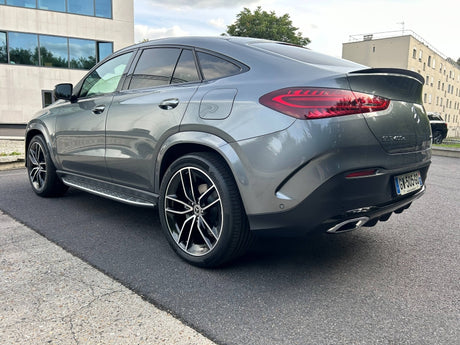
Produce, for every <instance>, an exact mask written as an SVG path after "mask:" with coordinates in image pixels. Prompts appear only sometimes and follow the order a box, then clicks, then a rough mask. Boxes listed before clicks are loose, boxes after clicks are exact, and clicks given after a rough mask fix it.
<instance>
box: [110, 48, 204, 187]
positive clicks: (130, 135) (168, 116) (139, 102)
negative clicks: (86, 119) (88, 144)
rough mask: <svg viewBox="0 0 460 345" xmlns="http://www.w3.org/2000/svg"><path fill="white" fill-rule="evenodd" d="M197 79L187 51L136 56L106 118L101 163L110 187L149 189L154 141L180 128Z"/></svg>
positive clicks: (147, 51)
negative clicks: (122, 87)
mask: <svg viewBox="0 0 460 345" xmlns="http://www.w3.org/2000/svg"><path fill="white" fill-rule="evenodd" d="M200 81H201V78H200V76H199V73H198V70H197V67H196V63H195V55H194V52H193V51H192V50H191V49H183V48H176V47H158V48H147V49H144V51H142V52H141V54H140V57H139V59H138V61H137V63H136V64H135V67H134V69H133V71H132V72H130V75H128V77H127V79H126V81H125V83H124V84H125V85H124V90H122V91H121V92H120V93H118V94H117V95H115V97H114V99H113V102H112V106H111V109H110V112H109V115H108V117H107V125H106V163H107V168H108V170H109V173H110V175H111V176H112V178H113V181H114V182H115V183H120V184H124V185H128V186H131V187H134V188H139V189H143V190H152V189H153V186H154V185H153V181H154V178H153V177H154V176H153V172H154V164H155V158H156V155H157V153H156V151H157V149H158V147H157V143H158V142H159V141H161V140H162V138H164V137H167V136H170V135H171V134H173V133H175V132H177V131H178V130H179V124H180V122H181V119H182V117H183V115H184V113H185V110H186V109H187V106H188V103H189V101H190V99H191V97H192V96H193V94H194V93H195V91H196V90H197V88H198V86H199V85H200Z"/></svg>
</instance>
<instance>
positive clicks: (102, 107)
mask: <svg viewBox="0 0 460 345" xmlns="http://www.w3.org/2000/svg"><path fill="white" fill-rule="evenodd" d="M104 110H105V105H98V106H96V107H94V108H93V109H92V110H91V111H92V112H93V114H95V115H99V114H102V113H103V112H104Z"/></svg>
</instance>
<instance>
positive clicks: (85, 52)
mask: <svg viewBox="0 0 460 345" xmlns="http://www.w3.org/2000/svg"><path fill="white" fill-rule="evenodd" d="M69 52H70V68H77V69H91V68H92V67H93V66H94V65H95V64H96V43H95V42H94V41H91V40H83V39H77V38H70V39H69Z"/></svg>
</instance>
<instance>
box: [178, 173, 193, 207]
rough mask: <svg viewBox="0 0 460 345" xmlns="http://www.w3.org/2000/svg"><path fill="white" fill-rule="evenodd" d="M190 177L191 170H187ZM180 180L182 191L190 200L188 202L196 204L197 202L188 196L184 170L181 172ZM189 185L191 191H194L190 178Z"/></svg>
mask: <svg viewBox="0 0 460 345" xmlns="http://www.w3.org/2000/svg"><path fill="white" fill-rule="evenodd" d="M187 171H188V173H189V175H190V169H187ZM180 180H181V183H182V190H183V191H184V195H185V197H186V198H187V199H188V201H190V202H191V203H194V202H195V200H194V198H193V196H192V197H190V196H189V195H188V191H187V188H186V187H185V179H184V175H183V170H181V171H180ZM188 180H189V184H190V189H191V190H192V191H193V185H192V184H191V179H190V178H189V179H188Z"/></svg>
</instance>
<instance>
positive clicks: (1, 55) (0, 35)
mask: <svg viewBox="0 0 460 345" xmlns="http://www.w3.org/2000/svg"><path fill="white" fill-rule="evenodd" d="M7 62H8V51H7V50H6V32H0V63H7Z"/></svg>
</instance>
